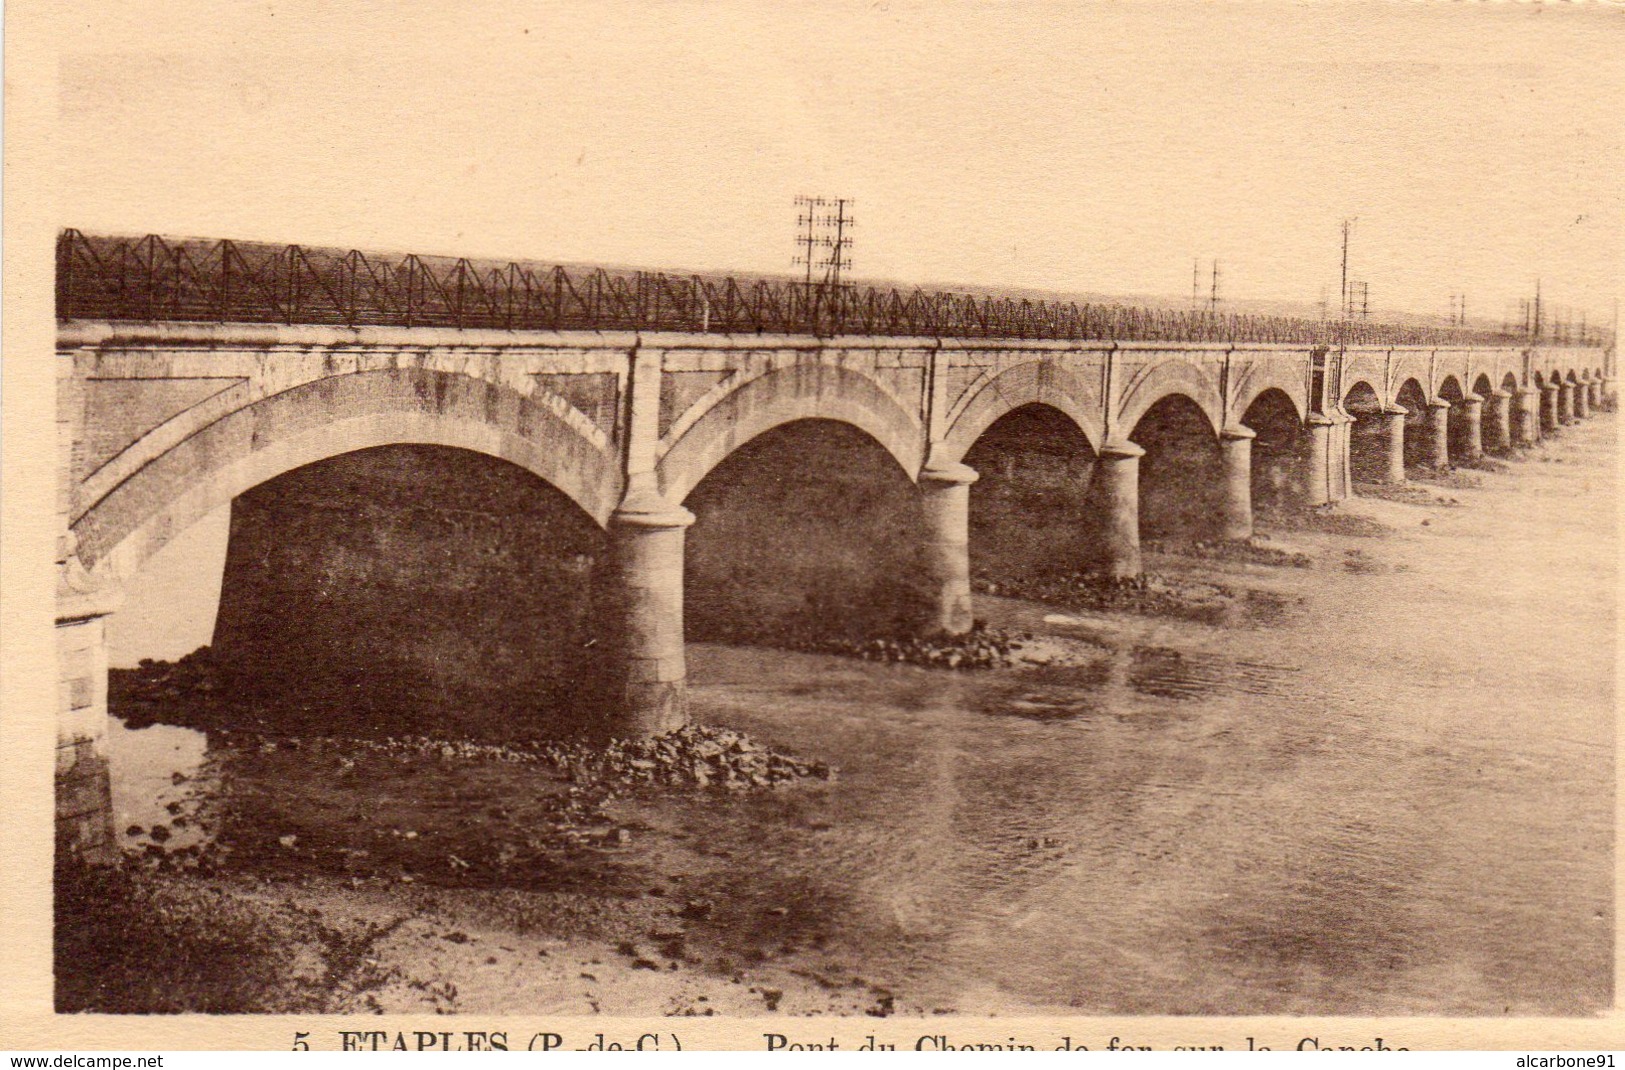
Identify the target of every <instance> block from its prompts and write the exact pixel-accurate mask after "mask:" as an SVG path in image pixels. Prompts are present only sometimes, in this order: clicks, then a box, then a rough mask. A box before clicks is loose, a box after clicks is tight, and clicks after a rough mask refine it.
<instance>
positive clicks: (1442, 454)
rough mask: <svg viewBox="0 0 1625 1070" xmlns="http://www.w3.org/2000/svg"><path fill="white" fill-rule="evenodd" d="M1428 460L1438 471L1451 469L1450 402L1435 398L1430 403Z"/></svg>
mask: <svg viewBox="0 0 1625 1070" xmlns="http://www.w3.org/2000/svg"><path fill="white" fill-rule="evenodd" d="M1428 436H1429V437H1430V438H1431V439H1432V442H1431V443H1429V448H1428V460H1429V461H1431V462H1432V463H1433V467H1434V468H1437V469H1441V470H1442V469H1445V468H1449V467H1450V402H1448V401H1446V400H1445V399H1444V398H1434V399H1433V400H1432V401H1430V402H1428Z"/></svg>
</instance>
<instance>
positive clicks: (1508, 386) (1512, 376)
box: [1501, 372, 1518, 394]
mask: <svg viewBox="0 0 1625 1070" xmlns="http://www.w3.org/2000/svg"><path fill="white" fill-rule="evenodd" d="M1501 389H1502V390H1505V391H1506V392H1507V393H1509V394H1516V393H1517V392H1518V373H1517V372H1507V373H1506V374H1505V375H1503V376H1502V377H1501Z"/></svg>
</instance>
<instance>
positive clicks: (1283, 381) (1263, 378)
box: [1231, 371, 1309, 430]
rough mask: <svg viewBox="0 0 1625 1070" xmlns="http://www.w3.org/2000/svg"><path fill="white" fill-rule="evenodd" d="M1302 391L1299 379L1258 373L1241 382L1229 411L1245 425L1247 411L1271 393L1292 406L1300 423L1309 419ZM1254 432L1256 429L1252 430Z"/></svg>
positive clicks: (1263, 372) (1262, 372) (1301, 383)
mask: <svg viewBox="0 0 1625 1070" xmlns="http://www.w3.org/2000/svg"><path fill="white" fill-rule="evenodd" d="M1302 390H1303V381H1302V379H1301V378H1296V379H1288V378H1287V377H1286V376H1284V375H1279V374H1273V375H1272V374H1270V373H1269V372H1266V371H1259V372H1258V373H1256V374H1253V375H1249V376H1247V377H1246V378H1244V379H1243V380H1242V381H1241V384H1240V387H1239V389H1238V390H1237V392H1236V397H1235V398H1234V400H1233V401H1232V402H1231V411H1232V412H1233V413H1234V414H1235V418H1236V420H1238V421H1239V422H1241V423H1246V422H1247V419H1246V413H1247V411H1248V410H1249V409H1251V408H1252V407H1253V405H1254V403H1255V402H1257V401H1258V399H1259V398H1261V397H1262V396H1264V395H1265V394H1268V393H1270V392H1271V391H1273V392H1274V393H1276V394H1280V395H1281V396H1282V397H1284V398H1285V399H1286V401H1287V403H1288V404H1290V405H1291V406H1292V411H1293V412H1295V413H1297V414H1298V420H1299V422H1300V423H1301V422H1302V421H1304V420H1306V419H1308V418H1309V410H1308V407H1307V404H1306V399H1304V398H1302V397H1301V396H1300V395H1301V393H1302ZM1248 426H1251V425H1250V424H1249V425H1248ZM1254 430H1257V429H1256V428H1254Z"/></svg>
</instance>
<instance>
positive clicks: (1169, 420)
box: [1129, 393, 1224, 542]
mask: <svg viewBox="0 0 1625 1070" xmlns="http://www.w3.org/2000/svg"><path fill="white" fill-rule="evenodd" d="M1129 439H1130V441H1132V442H1134V443H1135V444H1136V445H1138V446H1140V447H1141V448H1142V449H1144V450H1145V456H1144V457H1141V458H1140V488H1139V489H1140V535H1141V537H1142V538H1143V539H1145V540H1147V541H1148V542H1163V541H1172V540H1181V539H1195V540H1205V539H1211V538H1213V537H1214V536H1215V535H1216V534H1217V532H1218V530H1219V523H1220V509H1221V503H1222V495H1223V480H1224V471H1223V458H1222V455H1221V453H1220V450H1219V438H1218V432H1217V429H1215V428H1214V426H1213V423H1212V421H1211V420H1210V419H1209V418H1208V415H1207V412H1206V411H1205V410H1204V409H1203V408H1202V406H1201V405H1200V404H1198V403H1197V402H1196V401H1195V400H1193V399H1191V398H1189V397H1187V396H1185V395H1184V394H1178V393H1175V394H1165V395H1163V396H1162V397H1161V398H1160V399H1159V400H1158V401H1157V402H1156V404H1154V405H1152V406H1150V407H1149V408H1147V409H1146V410H1145V413H1144V415H1142V416H1141V417H1140V420H1139V422H1138V423H1136V424H1135V425H1134V430H1133V432H1132V433H1131V434H1130V435H1129Z"/></svg>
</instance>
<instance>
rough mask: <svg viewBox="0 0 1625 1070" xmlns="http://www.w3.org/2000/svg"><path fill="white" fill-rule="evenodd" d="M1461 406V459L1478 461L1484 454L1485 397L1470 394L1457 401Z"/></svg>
mask: <svg viewBox="0 0 1625 1070" xmlns="http://www.w3.org/2000/svg"><path fill="white" fill-rule="evenodd" d="M1456 404H1457V405H1459V406H1460V407H1461V421H1462V433H1461V441H1462V446H1463V452H1464V453H1465V454H1466V455H1465V456H1464V457H1462V458H1461V460H1464V461H1476V460H1478V459H1479V458H1480V457H1482V456H1484V399H1483V398H1481V397H1479V396H1478V395H1476V394H1469V395H1467V396H1466V397H1464V398H1462V399H1461V400H1460V401H1458V402H1456Z"/></svg>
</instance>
